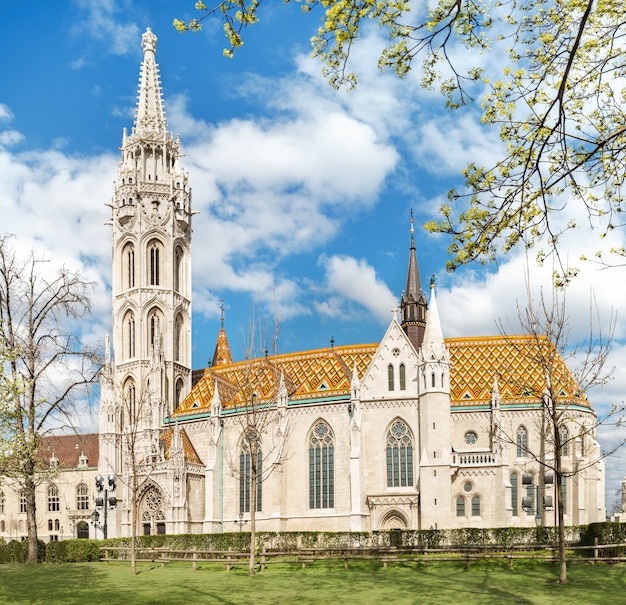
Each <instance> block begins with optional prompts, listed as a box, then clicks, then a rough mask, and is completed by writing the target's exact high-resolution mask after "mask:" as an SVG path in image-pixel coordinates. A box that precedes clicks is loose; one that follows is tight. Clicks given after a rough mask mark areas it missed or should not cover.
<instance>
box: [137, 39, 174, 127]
mask: <svg viewBox="0 0 626 605" xmlns="http://www.w3.org/2000/svg"><path fill="white" fill-rule="evenodd" d="M156 43H157V37H156V36H155V35H154V34H153V33H152V30H151V29H150V28H148V29H147V30H146V33H145V34H143V36H141V46H142V48H143V62H142V64H141V72H140V74H139V96H138V99H137V111H136V113H135V131H136V132H137V134H147V133H148V132H150V133H151V134H152V135H153V136H152V138H154V135H163V136H165V133H166V131H167V125H166V123H165V111H164V110H163V99H162V94H161V80H160V77H159V66H158V65H157V62H156Z"/></svg>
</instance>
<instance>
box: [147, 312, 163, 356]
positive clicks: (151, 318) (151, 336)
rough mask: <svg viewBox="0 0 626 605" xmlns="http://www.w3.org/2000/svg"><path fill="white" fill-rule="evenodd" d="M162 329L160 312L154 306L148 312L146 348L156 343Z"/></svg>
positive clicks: (149, 348) (150, 347)
mask: <svg viewBox="0 0 626 605" xmlns="http://www.w3.org/2000/svg"><path fill="white" fill-rule="evenodd" d="M162 330H163V327H162V315H161V312H160V311H159V310H158V309H156V308H154V309H152V310H150V311H149V312H148V350H151V349H152V347H154V346H156V345H157V343H158V342H159V340H160V338H161V333H162Z"/></svg>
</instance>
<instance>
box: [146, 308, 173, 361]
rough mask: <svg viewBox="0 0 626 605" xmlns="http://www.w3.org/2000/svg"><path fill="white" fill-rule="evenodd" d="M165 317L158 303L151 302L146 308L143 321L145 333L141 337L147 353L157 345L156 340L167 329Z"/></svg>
mask: <svg viewBox="0 0 626 605" xmlns="http://www.w3.org/2000/svg"><path fill="white" fill-rule="evenodd" d="M166 317H167V313H166V312H165V310H164V309H163V306H162V305H161V304H160V303H159V301H157V300H153V301H152V302H151V304H149V305H148V306H146V308H145V311H144V321H143V324H144V325H145V327H146V328H145V330H146V332H145V334H143V335H142V336H143V337H144V341H145V343H146V346H147V350H148V351H149V352H150V351H152V347H153V346H154V345H156V344H157V341H156V338H157V337H158V336H160V335H163V334H164V333H165V331H166V329H167V326H166V325H165V318H166ZM155 318H156V319H155Z"/></svg>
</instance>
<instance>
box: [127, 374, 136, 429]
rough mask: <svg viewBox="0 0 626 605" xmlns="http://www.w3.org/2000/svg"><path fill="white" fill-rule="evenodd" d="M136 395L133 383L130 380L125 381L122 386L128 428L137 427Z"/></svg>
mask: <svg viewBox="0 0 626 605" xmlns="http://www.w3.org/2000/svg"><path fill="white" fill-rule="evenodd" d="M136 397H137V393H136V391H135V382H134V381H133V380H132V379H131V380H128V381H126V384H125V386H124V403H125V404H126V414H125V416H126V418H127V419H128V426H129V428H131V429H133V428H136V425H137V418H136V413H137V409H136V406H137V400H136Z"/></svg>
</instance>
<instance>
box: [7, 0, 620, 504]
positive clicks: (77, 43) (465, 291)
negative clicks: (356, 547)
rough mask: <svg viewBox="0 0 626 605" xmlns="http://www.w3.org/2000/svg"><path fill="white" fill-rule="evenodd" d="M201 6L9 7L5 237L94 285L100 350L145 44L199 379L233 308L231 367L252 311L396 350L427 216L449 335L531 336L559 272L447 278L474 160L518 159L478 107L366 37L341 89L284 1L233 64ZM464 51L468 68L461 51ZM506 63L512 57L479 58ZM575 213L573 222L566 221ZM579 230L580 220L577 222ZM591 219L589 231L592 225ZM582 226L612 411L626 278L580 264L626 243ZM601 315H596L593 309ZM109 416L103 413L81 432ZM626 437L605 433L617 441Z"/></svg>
mask: <svg viewBox="0 0 626 605" xmlns="http://www.w3.org/2000/svg"><path fill="white" fill-rule="evenodd" d="M193 4H194V2H193V1H192V0H180V1H179V2H171V1H167V0H150V1H148V0H141V1H131V0H67V1H66V2H62V3H59V2H55V3H52V2H41V1H39V2H35V3H23V2H8V1H7V0H0V6H2V9H3V19H2V20H1V21H0V56H2V57H3V67H2V70H0V233H11V234H15V236H16V237H15V240H14V245H15V246H16V248H17V249H18V250H20V251H23V252H27V251H29V250H35V251H36V252H37V253H38V254H41V255H44V256H47V257H49V258H51V259H53V261H54V263H57V264H65V265H66V266H69V267H72V268H75V269H78V270H80V271H82V272H83V273H84V274H85V275H86V276H88V277H89V278H90V279H92V280H93V281H94V282H95V284H96V285H95V291H94V296H93V318H92V320H91V321H89V322H85V324H84V325H83V326H82V334H81V336H82V338H83V339H84V340H85V341H88V342H93V343H103V342H104V338H105V334H106V333H107V332H108V331H110V329H111V293H110V278H111V275H110V274H111V240H110V235H111V234H110V227H108V226H106V225H105V223H106V222H107V220H108V219H109V217H110V209H109V208H108V207H107V206H106V204H107V203H110V201H111V198H112V183H113V180H114V178H115V174H116V164H117V162H118V161H119V159H120V155H119V147H120V144H121V140H122V130H123V128H125V127H126V128H127V129H129V130H130V128H131V127H132V124H133V117H134V110H135V103H136V97H137V88H138V76H139V66H140V62H141V60H142V50H141V34H142V33H143V32H144V31H145V29H146V27H151V28H152V30H153V32H154V33H155V34H156V35H157V37H158V43H157V54H156V57H157V62H158V64H159V66H160V74H161V82H162V89H163V93H164V101H165V109H166V118H167V122H168V128H169V129H170V130H171V131H173V132H174V133H175V134H180V137H181V143H182V148H183V153H184V157H183V159H182V162H181V163H182V165H183V167H184V168H185V169H186V170H187V171H188V172H189V174H190V183H191V187H192V190H193V201H192V204H193V208H194V210H196V211H198V214H197V215H196V216H195V217H194V222H193V233H194V239H193V242H192V256H193V269H192V271H193V335H192V337H193V367H194V368H195V369H198V368H202V367H205V366H206V365H207V362H208V361H209V360H210V359H211V358H212V356H213V351H214V348H215V342H216V337H217V333H218V330H219V327H220V314H221V310H220V307H221V304H222V301H223V305H224V309H225V311H224V312H225V327H226V330H227V333H228V337H229V341H230V345H231V349H232V352H233V357H234V358H235V359H241V357H242V354H243V348H244V346H245V343H246V341H247V339H248V333H249V325H250V321H251V317H252V316H254V317H255V318H256V319H255V320H254V322H255V325H257V329H256V332H257V335H258V338H257V343H256V346H257V348H258V350H259V352H261V351H262V349H263V348H264V347H265V346H268V347H270V348H271V347H272V346H273V345H272V343H273V342H274V340H275V338H274V334H275V326H276V325H278V338H277V339H276V340H275V341H276V346H277V349H278V352H292V351H299V350H307V349H317V348H324V347H327V346H329V345H330V341H331V339H333V340H334V342H335V345H337V346H339V345H344V344H357V343H372V342H378V341H379V340H380V339H381V338H382V336H383V334H384V332H385V330H386V327H387V326H388V324H389V322H390V321H391V318H392V309H393V308H395V307H397V306H398V305H399V300H400V296H401V294H402V290H403V288H404V286H405V284H406V272H407V263H408V257H409V244H410V223H409V219H410V213H411V211H413V213H414V216H415V226H416V227H415V242H416V247H417V254H418V262H419V267H420V273H421V277H422V284H423V285H427V284H428V282H429V279H430V276H431V274H434V275H435V276H436V283H437V298H438V306H439V312H440V317H441V320H442V324H443V330H444V335H445V336H446V337H458V336H479V335H491V334H499V328H498V322H502V323H503V324H504V325H505V326H507V331H509V326H510V332H511V333H516V332H518V331H519V327H517V326H516V319H517V308H518V306H522V307H523V306H524V304H525V301H526V299H527V295H526V287H525V279H524V276H525V275H526V274H528V275H529V276H530V283H531V288H532V289H533V291H534V292H535V294H536V293H537V292H538V289H539V288H540V287H543V288H545V289H546V291H549V284H550V276H551V273H552V268H551V266H549V263H548V264H547V265H546V266H544V267H539V266H538V265H537V264H536V263H535V261H534V258H533V253H532V252H531V254H530V256H528V255H527V254H526V253H525V251H524V250H522V249H515V250H513V251H512V252H511V253H509V254H507V255H506V256H502V257H501V258H499V259H498V261H497V263H493V264H491V265H488V266H481V265H471V266H468V267H465V268H463V269H461V270H459V271H457V272H455V273H454V274H449V273H446V271H445V264H446V260H447V258H448V257H447V247H448V245H449V243H450V241H449V240H448V239H447V238H446V237H445V236H442V235H432V234H429V233H427V232H426V231H425V230H424V229H423V228H422V225H423V224H424V222H425V221H427V220H432V219H433V218H436V212H437V208H438V207H439V205H440V204H441V203H442V202H443V201H445V200H446V198H447V193H448V191H449V189H451V188H452V187H460V186H462V177H461V171H462V170H463V168H464V167H465V166H466V165H467V164H468V163H469V162H472V161H474V162H477V163H482V164H489V163H490V160H492V159H493V158H496V157H498V153H499V151H500V150H501V149H502V147H501V143H500V142H499V137H498V133H497V132H496V131H494V130H489V129H487V128H486V127H485V126H483V125H481V123H480V113H479V109H478V108H477V107H470V108H468V109H464V110H461V111H458V112H455V113H453V114H452V113H450V112H448V111H447V110H446V109H445V106H444V102H443V100H442V98H441V97H440V96H439V94H438V93H437V92H436V91H426V90H423V89H422V88H421V87H420V79H421V78H420V75H419V73H417V72H415V73H412V74H410V75H409V76H408V77H407V78H406V79H404V80H399V79H398V78H397V77H395V76H394V75H393V74H390V73H381V72H379V71H378V69H377V67H376V59H377V56H378V53H379V52H380V49H381V47H382V44H383V41H382V40H381V38H380V32H379V31H378V30H377V29H376V28H374V27H368V28H366V29H365V30H364V32H363V36H362V38H361V40H360V41H359V44H358V45H357V47H356V48H355V49H354V51H353V53H352V56H351V59H352V61H353V63H352V67H353V69H354V70H355V71H356V72H357V73H358V75H359V84H358V86H357V88H356V90H354V91H352V92H347V91H339V92H337V91H335V90H333V89H332V88H331V87H330V86H329V85H328V83H327V81H326V80H325V79H324V77H323V75H322V69H321V67H322V66H321V64H320V62H319V61H318V60H317V59H315V58H312V57H311V53H310V44H309V38H310V37H311V36H312V35H313V34H314V33H315V30H316V27H317V20H316V19H317V17H316V16H315V15H303V14H301V12H300V10H299V7H298V5H297V4H288V5H284V4H282V3H266V4H264V5H263V9H264V10H263V13H262V15H261V16H262V21H261V23H259V24H258V25H256V26H255V27H254V28H253V29H251V30H250V31H249V32H247V33H246V37H245V44H244V46H243V47H242V49H240V50H239V51H238V52H237V53H236V55H235V58H234V59H226V58H224V57H223V55H222V49H223V47H224V38H223V34H222V29H221V25H220V24H219V23H218V22H207V23H205V28H204V30H203V31H202V32H201V33H198V34H191V33H187V34H185V35H181V34H179V33H178V32H176V31H175V30H174V28H173V26H172V21H173V19H174V18H182V19H187V18H189V17H192V16H195V11H194V9H193ZM461 60H466V59H465V58H464V57H461ZM479 60H480V61H481V62H483V63H484V65H485V66H486V67H491V68H494V69H497V68H498V57H497V56H485V57H482V58H480V59H479ZM570 218H574V217H573V216H567V217H562V218H561V219H560V220H562V221H563V222H566V221H567V220H569V219H570ZM578 218H579V219H580V218H582V216H581V217H578ZM578 223H579V224H582V225H584V224H585V222H584V220H583V221H580V220H579V221H578ZM616 231H618V232H613V233H611V234H610V235H609V237H607V238H606V239H605V240H602V241H600V240H599V239H598V237H597V234H595V233H594V232H593V231H592V230H585V228H584V227H581V228H579V229H578V230H577V231H576V232H573V233H570V235H569V236H568V237H567V238H566V239H565V240H564V241H563V242H562V247H561V253H562V254H563V255H564V256H565V257H567V258H568V259H570V260H571V259H573V261H572V264H575V265H576V266H578V267H579V268H580V275H579V277H577V278H576V280H575V282H574V284H573V285H572V287H571V288H570V290H569V292H568V294H567V311H568V314H569V316H570V334H571V335H570V341H571V342H572V343H576V342H579V341H581V340H583V339H585V338H587V337H588V334H589V323H590V315H593V317H594V318H595V317H597V318H598V320H599V324H596V325H595V328H594V333H595V334H597V333H598V327H599V326H601V329H602V331H603V333H604V334H606V333H607V332H608V331H609V325H610V321H611V319H610V318H611V317H612V316H613V317H616V323H615V336H614V339H613V342H612V351H611V354H610V356H609V361H608V365H609V366H610V367H615V368H616V369H617V371H616V372H615V375H614V376H615V377H614V379H613V380H612V381H610V382H609V383H608V384H607V385H606V386H605V387H603V388H597V389H594V390H592V391H590V392H589V393H588V396H589V398H590V400H591V401H592V403H593V404H594V406H595V408H596V410H597V411H598V412H599V414H600V415H603V414H606V412H607V411H608V410H609V409H610V406H611V405H613V404H616V405H619V404H621V403H622V401H623V400H624V393H625V391H626V373H624V372H620V371H619V370H620V368H621V367H623V366H624V365H625V363H626V329H625V328H626V324H625V317H624V315H626V313H624V311H625V309H624V306H625V303H624V301H625V300H626V279H624V271H625V270H626V269H623V268H615V269H610V270H605V271H601V270H599V269H598V266H597V265H596V264H593V263H590V262H586V263H585V262H582V261H580V262H579V261H578V259H579V258H580V256H581V254H583V253H584V254H586V255H587V256H588V257H593V254H594V252H595V251H596V250H599V249H601V248H603V249H608V248H610V247H611V246H615V245H624V244H625V243H626V242H624V240H625V239H626V233H624V232H623V231H621V230H616ZM592 297H593V299H594V300H595V301H596V302H597V313H596V312H594V313H593V314H590V300H591V298H592ZM90 422H93V419H92V420H91V421H90V420H89V419H86V420H85V425H84V428H85V429H86V430H89V429H90V428H91V429H92V430H93V426H91V427H90V426H89V424H90ZM623 431H624V429H622V428H620V427H615V426H604V427H602V428H600V429H599V431H598V439H599V441H600V443H601V444H602V446H603V447H604V448H606V449H608V448H610V447H611V445H612V444H613V443H615V442H616V441H617V440H618V439H619V438H620V436H621V435H623ZM625 456H626V453H625V452H623V451H620V452H618V454H617V455H615V456H611V457H609V458H607V461H606V463H607V508H608V509H609V510H610V509H611V507H612V505H613V503H614V502H615V501H616V499H617V498H618V494H619V492H620V488H621V485H620V483H621V480H622V478H623V477H624V475H625V474H626V465H625Z"/></svg>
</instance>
